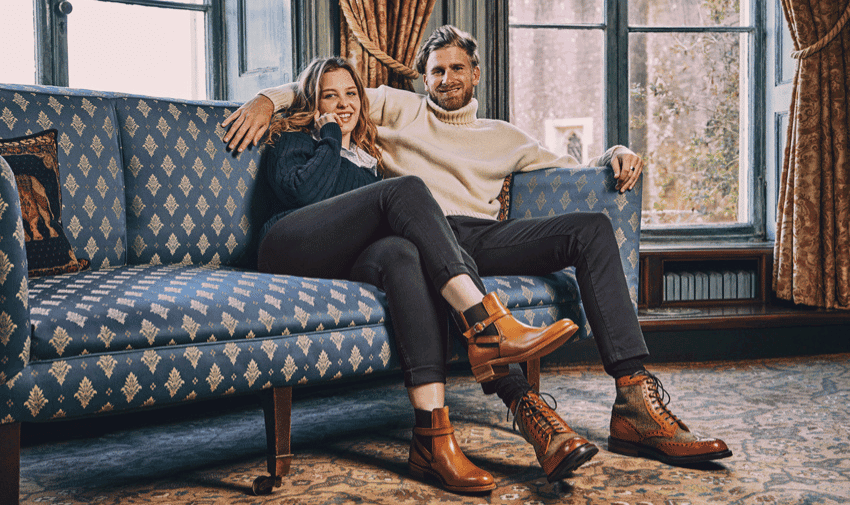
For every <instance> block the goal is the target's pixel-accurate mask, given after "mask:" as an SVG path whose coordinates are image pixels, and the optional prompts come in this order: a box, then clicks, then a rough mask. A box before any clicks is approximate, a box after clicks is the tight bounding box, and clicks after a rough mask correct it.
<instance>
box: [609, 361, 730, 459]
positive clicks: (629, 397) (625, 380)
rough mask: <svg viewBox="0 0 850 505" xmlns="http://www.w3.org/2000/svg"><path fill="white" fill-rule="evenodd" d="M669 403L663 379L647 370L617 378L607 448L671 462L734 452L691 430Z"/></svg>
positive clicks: (715, 456) (720, 456)
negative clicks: (669, 406)
mask: <svg viewBox="0 0 850 505" xmlns="http://www.w3.org/2000/svg"><path fill="white" fill-rule="evenodd" d="M665 400H666V401H665ZM669 402H670V397H669V395H668V394H667V392H666V391H665V390H664V387H663V386H662V385H661V381H659V380H658V378H656V377H655V376H654V375H652V374H651V373H649V372H647V371H645V370H642V371H640V372H637V373H635V374H634V375H631V376H626V377H621V378H619V379H617V398H616V400H614V408H613V410H612V413H611V432H610V436H609V437H608V450H609V451H611V452H616V453H618V454H625V455H627V456H643V457H647V458H652V459H657V460H659V461H663V462H664V463H667V464H670V465H686V464H690V463H699V462H701V461H710V460H714V459H721V458H728V457H729V456H731V455H732V451H730V450H729V448H728V447H727V446H726V444H725V443H724V442H723V441H722V440H720V439H717V438H706V437H701V436H699V435H696V434H695V433H691V430H689V429H688V427H687V426H685V423H683V422H682V421H681V420H679V418H678V417H676V416H675V415H673V413H672V412H670V409H668V408H667V404H668V403H669Z"/></svg>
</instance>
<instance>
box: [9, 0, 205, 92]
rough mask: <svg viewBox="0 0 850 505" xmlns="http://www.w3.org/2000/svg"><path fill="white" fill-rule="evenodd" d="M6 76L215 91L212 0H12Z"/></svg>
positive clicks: (131, 88) (100, 86) (19, 80)
mask: <svg viewBox="0 0 850 505" xmlns="http://www.w3.org/2000/svg"><path fill="white" fill-rule="evenodd" d="M3 9H4V10H3V13H4V16H5V17H4V19H7V18H8V19H10V20H11V22H10V23H6V24H7V25H8V26H5V27H4V29H3V30H0V43H2V45H3V48H4V54H5V55H6V56H4V60H3V65H2V66H0V82H4V83H12V84H51V85H56V86H70V87H74V88H88V89H96V90H101V91H119V92H123V93H138V94H148V95H154V96H165V97H173V98H186V99H204V98H208V97H212V96H214V95H215V93H214V91H216V90H215V89H211V88H215V82H216V79H215V76H213V74H214V73H215V72H217V71H218V67H217V66H216V65H213V64H212V61H215V58H214V57H210V55H209V53H210V52H211V51H210V49H209V48H211V47H213V46H214V45H213V44H211V43H210V39H211V36H210V34H211V33H213V34H215V31H214V30H213V29H212V27H213V26H215V23H214V21H215V20H214V19H212V17H213V16H214V13H215V12H217V10H216V9H215V8H214V6H213V5H212V0H174V1H173V0H67V1H65V0H62V1H60V0H14V1H12V2H11V3H10V5H8V6H6V5H5V4H4V7H3Z"/></svg>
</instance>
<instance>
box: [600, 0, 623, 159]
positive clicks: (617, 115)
mask: <svg viewBox="0 0 850 505" xmlns="http://www.w3.org/2000/svg"><path fill="white" fill-rule="evenodd" d="M627 13H628V10H627V8H626V5H625V4H624V3H623V2H621V1H619V0H608V1H607V2H605V44H606V47H605V104H606V105H605V145H606V146H613V145H616V144H623V145H628V141H629V121H628V115H629V106H628V104H629V93H628V91H629V82H628V70H629V65H628V56H629V45H628V19H627Z"/></svg>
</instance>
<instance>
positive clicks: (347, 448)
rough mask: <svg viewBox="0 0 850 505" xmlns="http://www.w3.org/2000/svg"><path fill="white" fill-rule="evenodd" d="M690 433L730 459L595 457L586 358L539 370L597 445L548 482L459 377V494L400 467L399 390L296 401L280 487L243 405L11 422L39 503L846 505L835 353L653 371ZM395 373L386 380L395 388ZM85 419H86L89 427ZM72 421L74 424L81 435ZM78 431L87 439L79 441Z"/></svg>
mask: <svg viewBox="0 0 850 505" xmlns="http://www.w3.org/2000/svg"><path fill="white" fill-rule="evenodd" d="M651 368H652V370H653V371H654V372H655V373H656V374H657V375H658V377H659V378H660V379H661V381H662V382H663V383H664V386H665V388H666V389H667V390H668V391H669V392H670V394H671V395H672V397H673V401H672V402H671V404H670V406H671V408H672V410H673V412H674V413H676V414H677V415H679V416H680V417H681V418H682V419H683V420H684V421H685V422H686V423H687V424H688V425H689V426H690V427H691V429H692V430H694V431H697V432H702V433H705V434H710V435H713V436H717V437H719V438H722V439H724V440H725V441H726V442H727V444H728V445H729V447H730V448H731V449H732V451H733V453H734V455H733V456H732V457H731V458H728V459H725V460H721V461H720V462H719V463H717V464H715V463H709V464H703V465H701V466H696V467H687V468H679V467H672V466H668V465H665V464H662V463H659V462H655V461H651V460H645V459H637V458H627V457H622V456H619V455H615V454H612V453H610V452H607V450H606V448H607V436H608V422H609V415H610V408H611V403H612V401H613V399H614V388H613V382H612V380H611V379H610V378H608V377H607V376H606V375H605V374H604V372H603V371H602V370H601V368H599V367H585V366H578V367H568V368H560V369H549V370H546V371H544V374H543V378H542V389H543V390H544V391H546V392H549V393H550V394H552V395H553V396H554V397H555V398H556V399H557V400H558V407H557V410H558V412H559V413H560V414H561V415H562V416H563V417H564V418H565V419H566V420H567V421H568V422H569V423H570V425H571V426H572V427H573V428H574V429H575V430H576V431H577V432H579V433H580V434H582V435H584V436H585V437H587V438H588V439H589V440H590V441H591V442H594V443H596V444H597V445H599V446H600V448H601V449H602V450H601V451H600V452H599V454H597V455H596V457H595V458H594V459H592V460H591V461H590V462H589V463H587V464H586V465H584V466H582V467H581V468H580V469H579V470H578V471H577V472H575V474H574V475H573V476H572V477H570V478H568V479H566V480H565V481H562V482H557V483H554V484H550V483H548V482H547V481H546V478H545V475H544V474H543V472H542V470H541V469H540V467H539V465H538V464H537V461H536V459H535V457H534V452H533V450H532V448H531V446H530V445H528V444H527V443H525V441H524V440H522V439H521V438H520V437H519V436H518V435H517V434H516V433H514V432H512V431H511V423H510V421H506V420H505V417H506V409H505V408H504V406H502V404H501V402H500V400H498V398H496V397H488V396H484V395H483V394H481V390H480V387H479V386H477V385H476V384H475V383H474V382H473V380H472V378H471V376H468V375H466V374H455V375H453V376H452V377H451V378H450V381H449V387H448V397H447V404H448V405H449V408H450V411H451V418H452V422H453V424H454V426H455V428H456V430H457V433H456V436H457V438H458V441H459V443H460V444H461V446H462V447H463V448H464V451H465V452H466V454H467V456H468V457H469V458H470V459H471V460H472V461H473V462H475V463H476V464H477V465H479V466H480V467H482V468H484V469H486V470H488V471H490V472H491V473H492V474H493V475H494V476H495V477H496V479H497V482H498V488H497V489H496V490H495V491H493V492H492V493H490V494H485V495H478V496H461V495H456V494H452V493H449V492H445V491H443V490H442V489H440V488H439V487H436V486H435V485H434V484H433V483H430V482H419V481H417V480H414V479H412V478H410V477H409V475H408V474H407V465H406V461H407V450H408V447H409V445H408V444H409V440H410V436H411V429H410V428H411V426H412V422H413V416H412V411H411V409H410V408H409V404H408V402H407V396H406V393H405V390H404V388H403V387H402V385H401V384H400V383H397V382H394V381H381V382H378V383H372V384H368V385H361V386H352V387H348V388H344V389H340V390H339V391H336V392H335V393H334V394H328V393H323V392H314V393H312V394H311V395H310V397H305V396H304V395H299V397H298V398H297V399H296V404H295V410H294V413H293V452H294V453H295V455H296V459H295V460H294V461H293V464H292V471H291V472H290V474H289V476H288V477H286V478H285V479H284V485H283V487H282V488H278V489H277V490H276V492H275V493H274V494H273V495H271V496H265V497H255V496H252V495H250V487H251V482H252V481H253V479H254V477H256V476H258V475H261V474H263V473H264V472H265V458H264V451H265V447H264V444H265V442H264V440H265V438H264V430H263V424H262V413H261V411H260V410H259V408H258V407H255V406H254V404H253V403H251V402H250V401H249V400H240V399H237V400H234V401H233V402H232V403H227V402H217V403H210V404H203V405H200V406H196V407H193V408H192V409H187V410H185V411H176V410H167V411H160V412H157V413H155V414H154V415H151V414H145V415H144V416H142V415H140V414H137V415H134V416H131V415H125V416H115V417H113V418H110V419H108V420H107V421H106V422H103V423H102V424H97V423H94V424H93V423H91V422H89V423H88V424H82V423H81V424H74V423H63V424H59V425H46V426H35V427H31V426H29V427H28V426H25V427H24V430H25V431H24V435H25V437H24V440H25V447H24V449H23V456H22V462H21V467H22V468H21V474H22V478H21V488H22V490H21V495H22V502H23V503H50V504H69V505H72V504H83V503H85V504H92V503H97V504H126V503H134V504H146V503H155V504H184V503H185V504H198V505H202V504H218V503H228V504H392V505H403V504H420V503H463V504H484V503H492V504H522V505H533V504H548V503H564V504H596V503H600V504H618V505H619V504H629V505H637V504H641V505H647V504H655V505H659V504H667V505H683V504H697V503H705V504H711V503H717V504H721V503H722V504H729V503H735V504H751V503H752V504H760V505H768V504H815V503H818V504H820V503H823V504H840V503H848V502H850V457H848V455H850V442H848V439H850V355H847V354H842V355H833V356H819V357H809V358H799V359H779V360H770V361H749V362H724V363H708V364H699V365H693V364H681V365H676V364H674V365H669V364H665V365H654V366H652V367H651ZM399 382H400V381H399ZM91 426H94V428H91ZM82 427H87V428H85V429H83V428H82ZM80 431H87V432H88V433H83V434H80V433H79V432H80Z"/></svg>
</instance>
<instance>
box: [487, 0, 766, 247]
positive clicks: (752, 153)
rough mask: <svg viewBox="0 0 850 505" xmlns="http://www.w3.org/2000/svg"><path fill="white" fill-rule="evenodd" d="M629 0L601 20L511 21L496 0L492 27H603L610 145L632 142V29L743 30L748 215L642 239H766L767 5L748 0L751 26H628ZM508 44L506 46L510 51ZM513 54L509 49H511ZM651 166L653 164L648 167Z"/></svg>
mask: <svg viewBox="0 0 850 505" xmlns="http://www.w3.org/2000/svg"><path fill="white" fill-rule="evenodd" d="M627 2H628V0H625V1H624V0H604V9H603V10H604V17H603V22H601V23H560V24H559V23H510V22H509V21H507V18H508V14H509V12H508V11H509V5H508V0H504V1H503V2H496V5H494V6H493V7H492V8H493V9H495V10H498V11H501V12H500V14H501V15H500V16H496V18H497V19H504V20H505V21H504V23H503V24H501V23H500V24H498V25H496V27H495V28H494V33H495V34H499V32H503V34H504V35H502V36H503V38H505V39H509V37H508V34H509V31H510V30H511V29H512V28H531V29H546V30H550V29H555V30H602V31H603V34H604V35H603V36H604V40H605V48H604V49H603V51H604V54H605V61H604V75H605V104H606V105H605V110H604V115H603V117H604V122H605V128H604V139H603V142H604V144H605V145H607V146H612V145H616V144H622V145H629V142H628V135H629V80H628V75H629V59H628V55H629V35H630V34H632V33H708V32H722V33H745V34H748V35H749V36H748V37H747V40H748V46H749V48H748V49H749V51H748V52H749V62H748V64H749V68H748V72H749V76H750V78H749V79H748V90H747V93H748V96H749V98H750V99H749V103H748V104H747V107H748V111H747V115H748V117H749V118H750V119H749V128H748V131H747V135H748V137H747V141H748V143H749V149H748V160H747V163H748V167H749V168H748V172H749V184H748V191H749V193H748V195H747V197H748V199H747V201H748V202H749V205H748V208H747V209H746V210H745V212H746V215H747V216H748V219H749V221H748V222H744V223H735V224H728V225H725V224H713V225H691V226H679V227H663V228H656V229H647V228H643V229H642V230H641V240H642V241H645V242H654V243H664V242H697V241H701V242H705V241H709V242H710V241H730V242H731V241H764V240H766V216H767V208H766V200H765V198H766V194H765V192H766V187H765V138H764V135H765V107H766V105H765V95H766V94H767V93H766V90H767V88H766V86H767V82H766V64H767V62H766V60H767V58H766V56H767V54H766V47H765V45H766V27H765V16H766V12H765V5H764V2H760V1H758V0H751V1H750V9H751V11H750V13H749V15H750V19H751V20H752V21H751V24H750V25H749V26H741V27H725V26H708V27H690V26H641V25H636V26H629V24H628V4H627ZM509 50H510V48H509V47H506V52H509ZM508 54H509V53H508ZM508 67H509V65H507V64H505V65H503V66H501V68H498V67H497V68H495V69H493V70H494V71H495V72H497V73H498V74H499V81H500V82H501V87H502V88H503V91H502V96H507V89H508V88H509V86H510V69H509V68H508ZM649 169H650V170H651V169H652V167H649Z"/></svg>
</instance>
